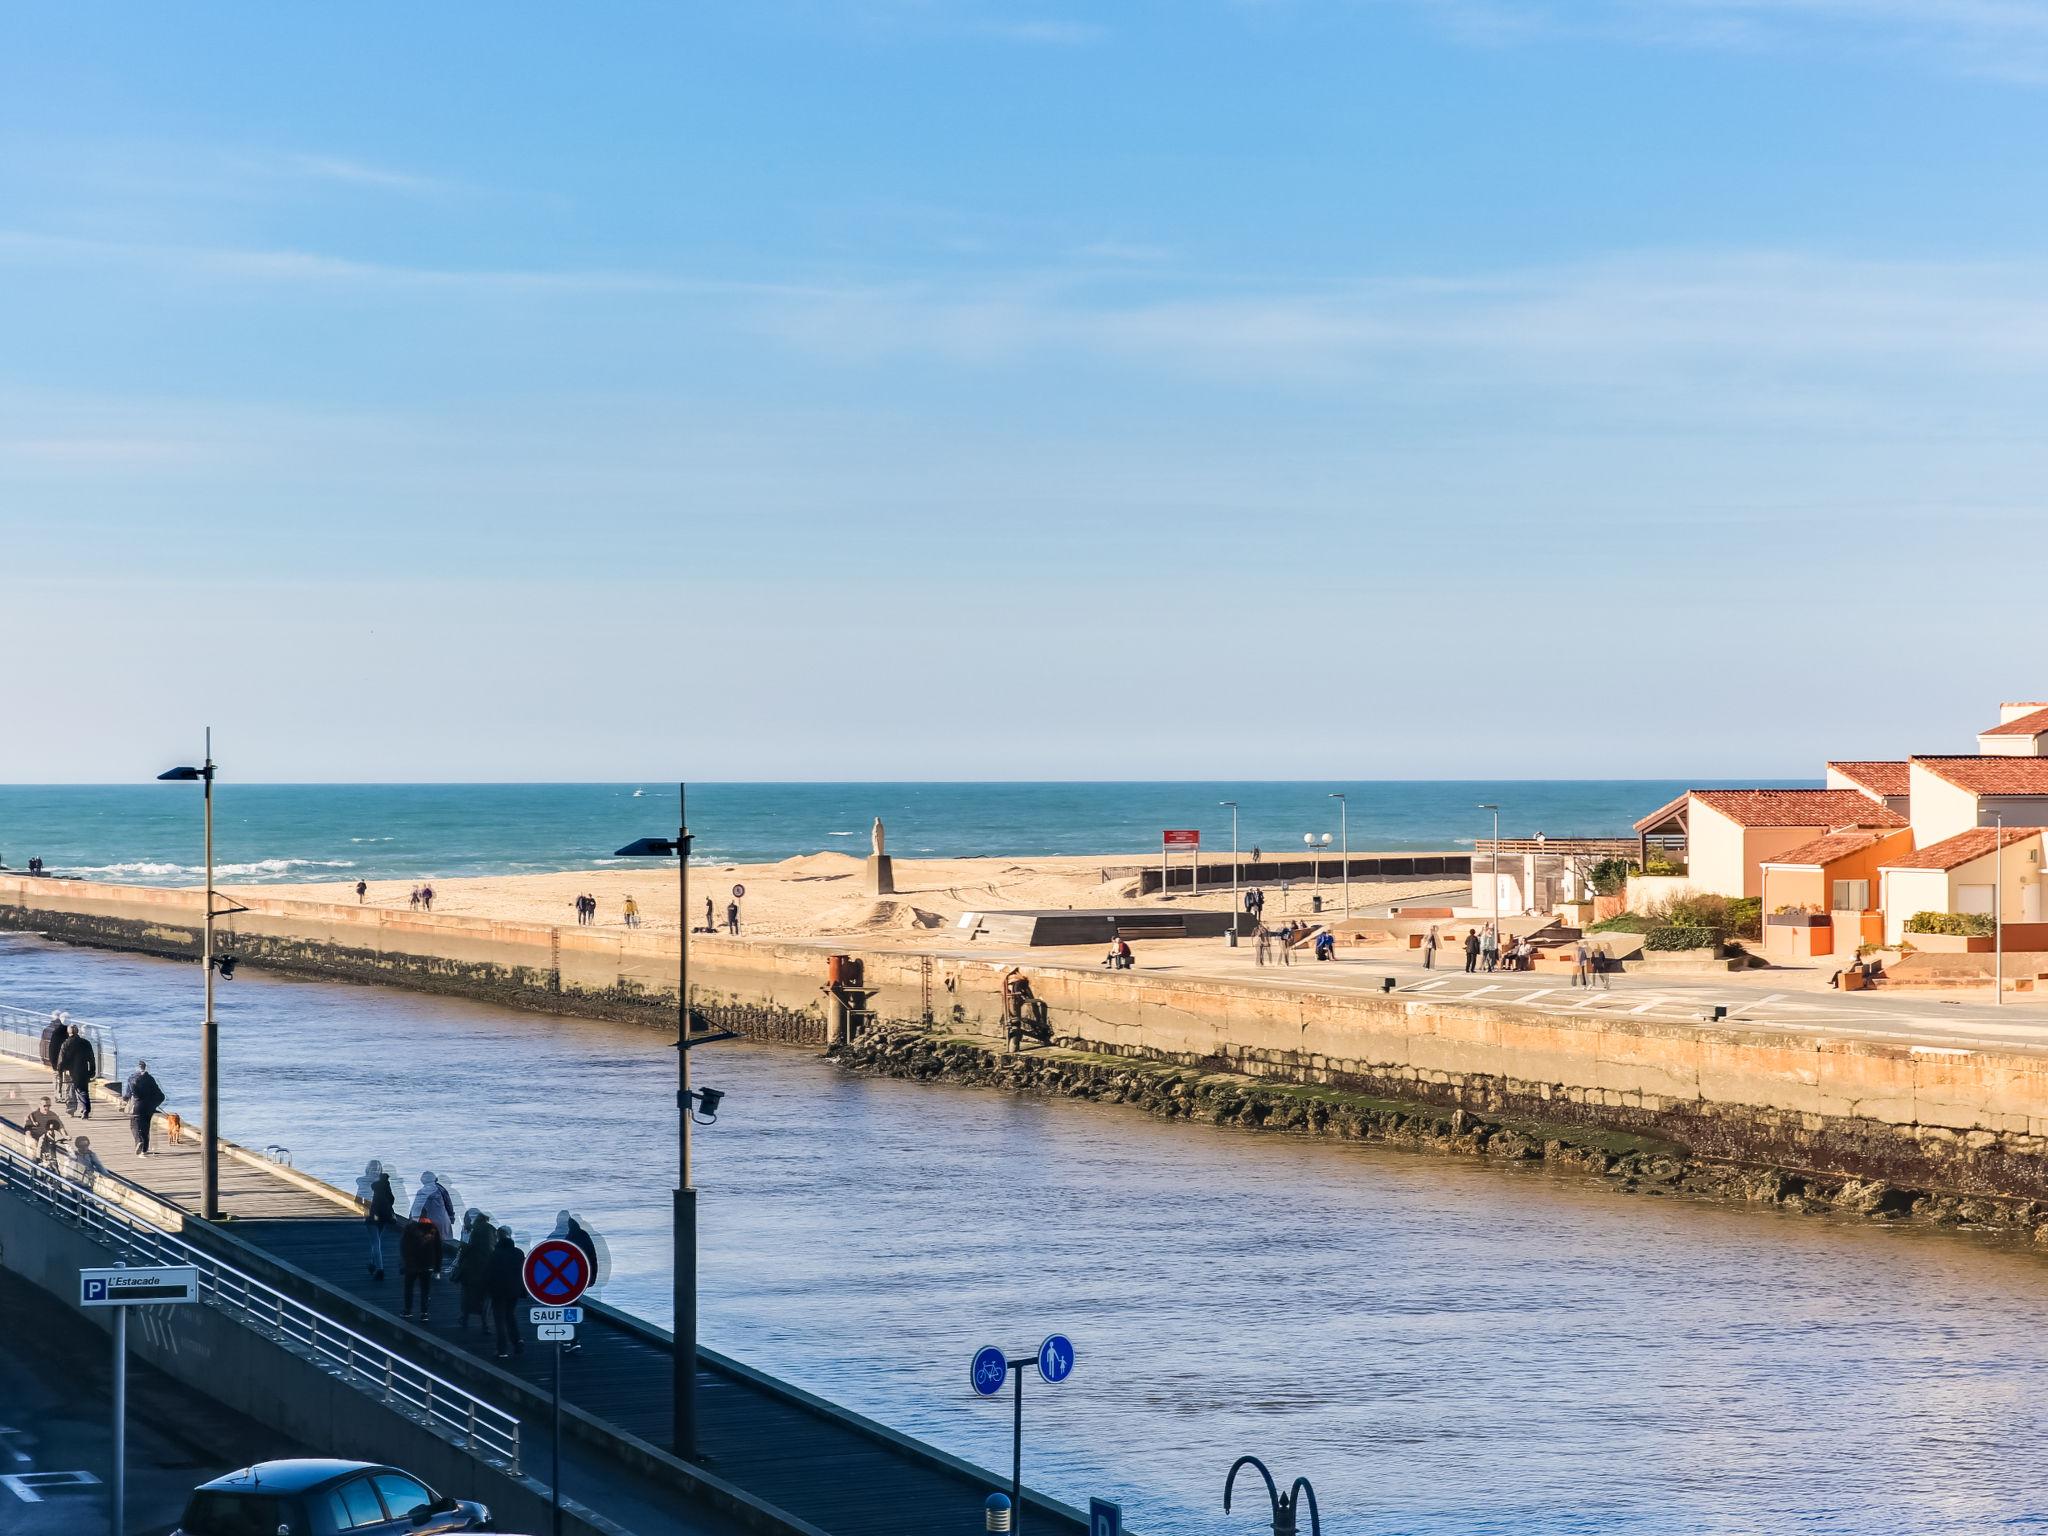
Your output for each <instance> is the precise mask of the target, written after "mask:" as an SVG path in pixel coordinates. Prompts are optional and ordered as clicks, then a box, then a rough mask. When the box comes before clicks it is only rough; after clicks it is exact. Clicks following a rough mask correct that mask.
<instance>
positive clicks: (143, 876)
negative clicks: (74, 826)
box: [66, 859, 356, 880]
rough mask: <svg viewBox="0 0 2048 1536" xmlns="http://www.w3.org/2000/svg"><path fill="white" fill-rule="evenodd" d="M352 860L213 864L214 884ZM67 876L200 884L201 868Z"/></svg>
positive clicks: (152, 867) (150, 867) (115, 867)
mask: <svg viewBox="0 0 2048 1536" xmlns="http://www.w3.org/2000/svg"><path fill="white" fill-rule="evenodd" d="M355 867H356V866H355V860H353V859H257V860H256V861H255V862H254V863H251V864H216V865H214V866H213V878H214V879H216V880H278V879H282V878H284V877H285V876H287V875H289V874H291V873H292V872H293V871H294V870H300V869H354V868H355ZM66 873H67V874H78V875H95V876H98V877H100V878H102V879H109V880H137V879H140V880H201V879H204V878H205V877H206V867H205V866H204V865H203V864H158V863H155V862H153V861H150V860H147V859H138V860H133V861H130V862H127V863H121V864H84V865H80V866H79V867H78V868H76V869H73V870H67V871H66Z"/></svg>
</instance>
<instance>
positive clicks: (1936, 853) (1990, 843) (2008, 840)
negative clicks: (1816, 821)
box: [1883, 827, 2041, 869]
mask: <svg viewBox="0 0 2048 1536" xmlns="http://www.w3.org/2000/svg"><path fill="white" fill-rule="evenodd" d="M1999 831H2000V829H1999V828H1997V827H1972V828H1971V829H1970V830H1969V831H1967V832H1958V833H1957V834H1956V835H1955V836H1954V837H1945V838H1943V839H1942V840H1941V841H1940V842H1938V843H1929V844H1928V845H1927V846H1926V847H1925V848H1922V849H1921V850H1920V851H1919V852H1917V853H1913V854H1909V855H1907V856H1906V857H1905V858H1903V859H1900V860H1899V861H1898V862H1897V863H1896V864H1893V863H1889V862H1887V863H1886V864H1885V865H1884V866H1883V867H1884V868H1886V869H1956V868H1959V867H1961V866H1962V865H1964V864H1967V863H1969V862H1970V861H1971V860H1972V859H1981V858H1983V857H1984V855H1985V854H1987V853H1990V852H1991V851H1992V850H1993V849H1994V848H1997V847H1998V846H1999V845H2000V842H2001V839H2000V837H1999ZM2004 833H2005V836H2004V838H2003V840H2002V841H2003V844H2004V846H2005V847H2007V848H2010V847H2011V846H2012V845H2013V844H2014V843H2017V842H2022V841H2024V840H2025V839H2027V838H2030V837H2039V836H2040V835H2041V829H2040V828H2039V827H2006V828H2005V829H2004Z"/></svg>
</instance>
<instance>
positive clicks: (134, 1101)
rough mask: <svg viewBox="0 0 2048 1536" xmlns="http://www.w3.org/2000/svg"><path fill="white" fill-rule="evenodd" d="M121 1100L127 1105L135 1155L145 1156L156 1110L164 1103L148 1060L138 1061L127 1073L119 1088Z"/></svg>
mask: <svg viewBox="0 0 2048 1536" xmlns="http://www.w3.org/2000/svg"><path fill="white" fill-rule="evenodd" d="M121 1102H122V1103H124V1104H126V1105H127V1106H128V1129H129V1130H130V1131H131V1132H133V1133H134V1136H135V1152H136V1155H137V1156H138V1157H147V1156H149V1130H150V1127H151V1126H152V1125H153V1124H154V1123H155V1120H156V1112H157V1111H158V1110H159V1109H161V1108H163V1103H164V1091H163V1089H162V1088H160V1087H158V1086H157V1081H156V1078H155V1076H154V1075H153V1074H152V1073H151V1072H150V1070H149V1063H148V1062H146V1061H138V1062H137V1063H136V1064H135V1070H134V1071H133V1072H131V1073H129V1074H128V1081H127V1083H126V1084H124V1085H123V1086H122V1089H121Z"/></svg>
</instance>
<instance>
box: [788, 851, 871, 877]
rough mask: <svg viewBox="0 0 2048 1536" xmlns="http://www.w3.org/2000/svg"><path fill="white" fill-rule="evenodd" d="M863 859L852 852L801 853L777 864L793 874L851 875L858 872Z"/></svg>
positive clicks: (812, 875)
mask: <svg viewBox="0 0 2048 1536" xmlns="http://www.w3.org/2000/svg"><path fill="white" fill-rule="evenodd" d="M861 866H862V861H861V860H859V859H857V858H855V857H854V856H853V855H852V854H850V853H830V852H825V853H799V854H795V855H793V856H792V857H790V858H787V859H784V860H783V861H782V862H781V863H779V864H777V865H776V866H775V868H776V869H778V870H787V871H788V872H789V873H790V874H792V875H809V876H811V877H813V878H816V877H818V876H821V875H823V876H837V875H851V874H855V873H857V872H858V871H859V870H860V868H861Z"/></svg>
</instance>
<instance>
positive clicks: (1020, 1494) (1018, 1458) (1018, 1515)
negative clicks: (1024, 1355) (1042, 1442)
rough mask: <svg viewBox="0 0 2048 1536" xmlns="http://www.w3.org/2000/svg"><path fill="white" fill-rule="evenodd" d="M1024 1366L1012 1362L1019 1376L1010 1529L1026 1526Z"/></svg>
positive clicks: (1012, 1428) (1012, 1437)
mask: <svg viewBox="0 0 2048 1536" xmlns="http://www.w3.org/2000/svg"><path fill="white" fill-rule="evenodd" d="M1024 1366H1025V1362H1024V1361H1022V1360H1012V1361H1011V1362H1010V1374H1011V1375H1012V1376H1014V1377H1016V1378H1017V1395H1016V1398H1015V1403H1016V1408H1015V1411H1014V1413H1013V1414H1012V1415H1011V1419H1010V1529H1011V1530H1013V1531H1020V1530H1022V1529H1023V1528H1024Z"/></svg>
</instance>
